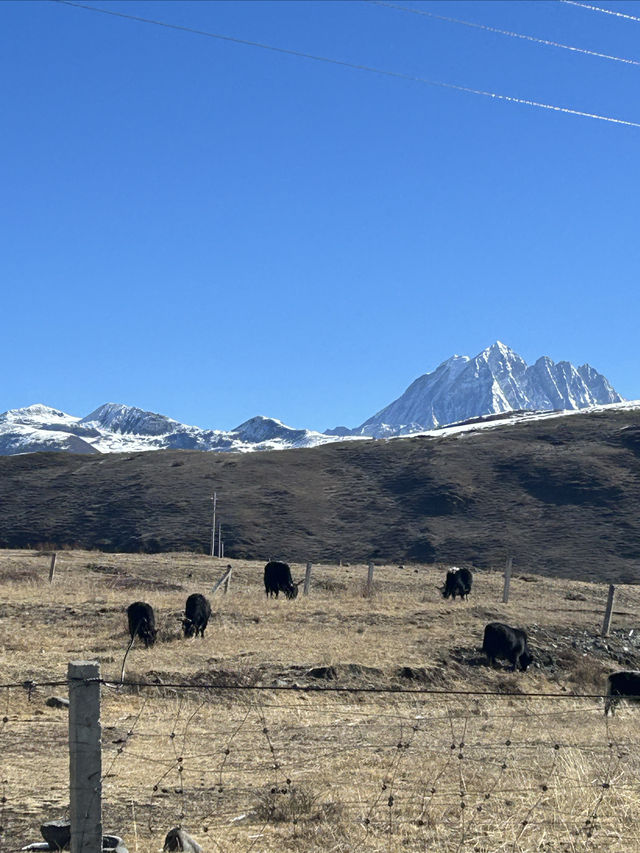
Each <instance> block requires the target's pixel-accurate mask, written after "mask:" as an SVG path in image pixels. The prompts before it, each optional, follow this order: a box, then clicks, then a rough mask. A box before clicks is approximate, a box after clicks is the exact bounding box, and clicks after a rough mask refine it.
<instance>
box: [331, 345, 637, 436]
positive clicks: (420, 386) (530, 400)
mask: <svg viewBox="0 0 640 853" xmlns="http://www.w3.org/2000/svg"><path fill="white" fill-rule="evenodd" d="M623 400H624V398H623V397H621V396H620V394H618V393H617V392H616V391H615V390H614V389H613V388H612V387H611V385H610V384H609V382H608V381H607V379H606V378H605V377H604V376H603V375H602V374H601V373H598V372H597V371H596V370H594V369H593V368H592V367H590V366H589V365H588V364H583V365H582V366H581V367H574V366H573V365H572V364H570V363H569V362H568V361H559V362H558V363H557V364H556V363H554V362H553V361H552V360H551V359H550V358H548V357H547V356H543V357H542V358H539V359H538V361H536V362H535V364H532V365H531V366H529V365H528V364H527V363H526V361H525V360H524V359H523V358H521V356H519V355H518V354H517V353H516V352H514V351H513V350H512V349H509V347H507V346H505V345H504V344H503V343H501V342H500V341H497V342H496V343H495V344H493V345H492V346H490V347H487V349H485V350H483V351H482V352H481V353H479V354H478V355H477V356H476V357H475V358H469V357H468V356H466V355H462V356H461V355H454V356H452V357H451V358H449V359H447V361H444V362H443V363H442V364H441V365H440V366H439V367H437V368H436V369H435V370H434V371H433V372H431V373H425V374H424V375H423V376H420V377H419V378H418V379H416V380H415V382H412V383H411V385H410V386H409V387H408V388H407V390H406V391H405V392H404V394H403V395H402V396H401V397H399V398H398V399H397V400H395V401H394V402H393V403H391V404H390V405H388V406H386V407H385V408H384V409H382V410H381V411H379V412H378V413H377V414H376V415H373V417H371V418H369V419H368V420H366V421H365V422H364V423H363V424H361V425H360V426H359V427H357V428H356V429H353V430H348V429H346V428H344V427H337V428H336V429H335V430H328V431H327V434H328V435H342V436H345V435H362V436H371V437H374V438H381V437H385V436H391V435H406V434H409V433H413V432H419V431H421V430H429V429H433V428H435V427H439V426H443V425H446V424H452V423H455V422H459V421H464V420H467V419H469V418H475V417H478V416H481V415H488V414H494V413H498V412H511V411H519V410H535V411H548V410H558V409H563V410H575V409H584V408H588V407H590V406H596V405H603V404H610V403H620V402H623Z"/></svg>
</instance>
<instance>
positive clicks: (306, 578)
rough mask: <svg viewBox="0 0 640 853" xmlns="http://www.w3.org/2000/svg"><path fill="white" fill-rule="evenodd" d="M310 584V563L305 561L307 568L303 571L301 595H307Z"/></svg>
mask: <svg viewBox="0 0 640 853" xmlns="http://www.w3.org/2000/svg"><path fill="white" fill-rule="evenodd" d="M310 585H311V563H307V568H306V570H305V573H304V587H303V588H302V594H303V595H309V586H310Z"/></svg>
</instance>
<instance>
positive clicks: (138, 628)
mask: <svg viewBox="0 0 640 853" xmlns="http://www.w3.org/2000/svg"><path fill="white" fill-rule="evenodd" d="M127 619H128V620H129V634H130V635H131V642H133V639H134V637H140V639H141V640H142V642H143V643H144V644H145V646H146V647H147V648H149V646H152V645H153V644H154V643H155V641H156V636H157V634H158V631H157V630H156V619H155V616H154V615H153V607H152V606H151V605H150V604H147V602H146V601H134V602H133V604H130V605H129V606H128V607H127Z"/></svg>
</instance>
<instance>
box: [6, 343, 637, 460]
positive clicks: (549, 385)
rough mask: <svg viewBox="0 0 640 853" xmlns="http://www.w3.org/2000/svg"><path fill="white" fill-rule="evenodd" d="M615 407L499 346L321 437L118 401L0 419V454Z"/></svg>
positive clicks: (437, 424)
mask: <svg viewBox="0 0 640 853" xmlns="http://www.w3.org/2000/svg"><path fill="white" fill-rule="evenodd" d="M621 402H624V398H623V397H621V396H620V394H618V393H617V392H616V391H615V390H614V388H613V387H612V386H611V385H610V384H609V382H608V381H607V379H606V378H605V377H604V376H603V375H602V374H601V373H598V372H597V371H596V370H594V369H593V368H592V367H590V366H589V365H588V364H584V365H582V366H581V367H578V368H576V367H574V366H573V365H572V364H570V363H569V362H567V361H560V362H558V363H557V364H556V363H554V362H553V361H552V360H551V359H550V358H547V357H546V356H543V357H542V358H540V359H538V361H536V362H535V364H533V365H531V366H529V365H527V363H526V362H525V361H524V359H522V358H521V357H520V356H519V355H518V354H517V353H516V352H514V351H513V350H511V349H509V347H507V346H505V345H504V344H502V343H500V342H499V341H497V342H496V343H495V344H493V345H492V346H490V347H488V348H487V349H485V350H483V351H482V352H481V353H479V355H477V356H476V357H475V358H469V357H468V356H460V355H454V356H452V357H451V358H449V359H448V360H447V361H445V362H443V363H442V364H441V365H440V366H439V367H437V368H436V369H435V370H434V371H432V372H431V373H425V374H424V375H423V376H420V377H419V378H418V379H416V380H415V382H413V383H412V384H411V385H410V386H409V387H408V388H407V390H406V391H405V392H404V394H402V395H401V396H400V397H399V398H398V399H397V400H395V401H394V402H393V403H390V404H389V405H388V406H386V407H385V408H384V409H382V410H381V411H380V412H378V413H377V414H376V415H373V417H371V418H369V419H368V420H366V421H365V422H364V423H363V424H361V425H360V426H359V427H356V428H355V429H350V428H348V427H336V428H335V429H331V430H327V431H326V432H325V433H319V432H314V431H312V430H307V429H293V428H292V427H289V426H286V425H285V424H283V423H282V422H281V421H279V420H276V419H274V418H267V417H263V416H257V417H255V418H251V419H250V420H248V421H245V422H244V423H242V424H240V426H238V427H236V428H235V429H233V430H228V431H223V430H215V429H201V428H200V427H196V426H187V425H185V424H182V423H180V422H179V421H176V420H173V419H172V418H169V417H166V416H165V415H159V414H156V413H155V412H146V411H143V410H142V409H139V408H136V407H135V406H123V405H119V404H116V403H106V404H105V405H103V406H100V407H99V408H98V409H96V410H95V411H93V412H91V413H90V414H89V415H87V416H86V417H83V418H80V417H75V416H73V415H69V414H66V413H65V412H62V411H59V410H57V409H53V408H50V407H48V406H43V405H34V406H28V407H26V408H22V409H11V410H9V411H7V412H4V414H2V415H0V455H4V456H7V455H14V454H19V453H31V452H35V451H66V452H70V453H116V452H124V451H141V450H160V449H173V450H209V451H219V452H220V451H226V452H229V451H236V452H248V451H259V450H284V449H288V448H294V447H315V446H317V445H320V444H326V443H328V442H333V441H339V440H344V439H345V438H350V437H352V438H386V437H392V436H397V435H409V434H412V433H416V432H425V431H431V430H434V429H438V430H440V429H441V428H442V427H445V426H447V425H451V424H458V423H461V422H465V421H468V420H472V419H478V418H480V419H484V420H485V421H486V422H492V421H493V420H494V416H496V415H500V414H502V413H505V414H506V415H507V416H508V413H519V412H522V413H524V412H532V411H533V412H545V411H552V410H556V411H557V410H568V411H570V410H578V409H585V408H590V407H593V406H601V405H608V404H612V403H621Z"/></svg>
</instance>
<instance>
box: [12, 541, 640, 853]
mask: <svg viewBox="0 0 640 853" xmlns="http://www.w3.org/2000/svg"><path fill="white" fill-rule="evenodd" d="M226 562H227V561H220V560H217V559H212V558H208V557H205V556H198V555H193V554H161V555H131V554H103V553H100V552H87V551H65V552H62V553H60V554H59V555H58V563H57V570H56V576H55V579H54V582H53V584H52V585H49V583H48V579H47V576H48V568H49V556H48V555H47V554H46V553H43V552H37V551H4V552H0V646H1V649H0V655H1V661H2V675H1V678H0V681H1V682H2V684H8V683H20V684H22V683H24V682H34V685H32V686H29V685H28V684H26V685H25V686H24V687H13V688H11V689H9V688H2V689H0V721H1V722H0V785H1V788H2V802H1V804H0V824H1V826H2V833H1V834H0V844H2V846H3V847H4V849H6V850H17V849H19V848H20V847H21V846H22V845H23V844H26V843H28V842H30V841H35V840H38V836H39V832H38V826H39V824H40V823H41V822H42V821H44V820H48V819H54V818H57V817H62V816H64V815H65V811H66V809H67V806H68V748H67V719H66V717H67V714H66V711H65V710H64V709H62V710H61V709H57V708H51V707H48V706H47V705H46V704H45V700H46V699H47V698H48V697H49V696H51V695H63V696H64V695H66V690H65V688H64V686H62V687H60V686H43V682H48V681H59V680H64V678H65V676H66V668H67V663H68V661H70V660H76V659H98V660H99V661H100V664H101V668H102V675H103V678H104V679H105V680H107V681H109V682H112V684H107V685H105V686H104V687H103V689H102V724H103V742H104V750H103V775H104V779H103V796H104V806H103V814H104V829H105V831H108V832H112V833H115V834H119V835H122V836H123V837H124V839H125V841H126V843H127V846H128V848H129V850H130V851H131V853H134V851H135V853H151V851H159V850H160V849H161V847H162V842H163V839H164V835H165V833H166V831H167V830H168V829H169V828H170V827H172V826H174V825H177V824H182V825H183V826H184V827H185V828H186V829H187V831H189V832H190V833H191V834H192V835H193V836H194V837H195V838H196V839H197V840H198V841H199V842H200V843H201V844H202V845H203V847H204V849H205V851H207V853H209V851H225V853H236V851H237V852H238V853H245V851H246V853H249V851H254V853H260V852H261V851H264V853H267V851H269V853H272V851H363V853H365V851H401V850H416V851H417V850H420V851H447V853H450V852H451V853H453V852H454V851H463V850H469V851H478V852H479V853H496V851H514V853H515V851H523V853H524V851H586V850H592V851H620V853H622V851H635V850H638V851H640V823H639V822H638V813H639V811H640V738H639V735H640V708H638V707H634V706H632V705H622V706H621V707H620V708H619V710H618V712H617V714H616V716H615V717H613V718H605V717H604V714H603V703H602V700H600V699H597V698H591V697H590V696H589V694H594V693H596V694H597V693H602V692H603V689H604V681H605V678H606V674H607V673H608V672H610V671H612V670H614V669H617V668H624V667H626V668H640V638H637V636H636V634H637V633H638V617H639V615H640V590H639V589H638V588H637V587H620V588H619V591H618V597H617V602H616V610H615V615H614V622H613V630H612V633H611V636H610V637H609V638H608V639H607V641H603V640H600V639H599V638H598V633H599V628H600V625H601V622H602V614H603V608H604V603H605V600H606V586H605V585H603V584H591V583H580V582H572V581H565V580H558V579H549V578H543V577H541V576H539V575H536V576H533V575H526V574H525V573H524V572H523V571H521V570H518V569H516V570H515V571H514V577H513V580H512V583H511V600H510V602H509V604H507V605H504V604H502V603H501V593H502V577H501V574H500V573H499V572H497V571H496V572H493V571H482V572H476V575H475V581H474V584H475V586H474V590H473V592H472V594H471V596H470V598H469V601H468V602H464V603H463V602H459V601H456V602H451V601H445V600H443V599H442V597H441V596H440V593H439V591H438V589H437V587H438V586H439V585H440V584H441V582H442V579H443V576H444V571H445V568H444V567H443V566H423V565H411V566H409V565H406V567H404V568H399V567H398V566H383V567H377V568H376V574H375V585H374V594H373V596H372V597H371V598H370V599H368V598H366V597H364V595H363V593H364V589H365V582H366V567H365V566H353V565H352V566H342V567H339V566H335V565H334V566H324V565H322V566H321V565H318V566H314V574H313V580H312V586H311V594H310V595H309V597H308V598H304V597H302V595H300V596H299V597H298V599H297V600H295V601H287V600H282V599H280V600H277V601H276V600H267V599H266V598H265V595H264V589H263V586H262V569H263V566H264V564H263V563H249V562H243V561H235V560H234V561H232V564H233V578H232V582H231V588H230V591H229V594H228V595H226V596H224V595H222V593H221V591H218V592H217V593H216V595H215V596H214V597H213V599H212V605H213V610H214V614H213V617H212V620H211V621H210V623H209V628H208V630H207V633H206V636H205V638H204V639H200V638H197V639H191V640H184V639H183V638H182V637H181V635H180V623H179V615H180V612H181V610H182V608H183V607H184V601H185V598H186V596H187V595H188V594H189V593H191V592H196V591H199V592H204V593H208V591H210V590H211V588H212V586H213V584H214V582H215V581H216V580H217V579H218V578H219V577H220V575H221V573H222V571H223V569H224V566H225V565H226ZM293 574H294V577H295V578H296V579H300V578H302V576H303V574H304V568H303V566H300V565H295V566H293ZM140 599H142V600H146V601H148V602H149V603H150V604H152V605H153V607H154V608H155V610H156V614H157V620H158V624H159V628H160V635H159V642H158V643H157V644H156V646H154V647H153V648H151V649H148V650H147V649H144V648H142V647H138V646H137V645H135V646H134V647H133V649H132V651H131V652H130V654H129V656H128V659H127V672H126V680H127V681H128V682H135V683H136V684H137V685H140V684H142V685H145V684H146V685H148V686H126V685H125V686H123V687H117V686H116V683H117V682H118V681H119V679H120V671H121V666H122V660H123V656H124V653H125V650H126V647H127V644H128V639H129V638H128V634H127V630H126V617H125V609H126V606H127V605H128V604H129V603H131V602H132V601H135V600H140ZM493 619H500V620H502V621H506V622H508V623H510V624H513V625H518V626H521V627H525V628H527V630H528V631H529V635H530V640H531V646H532V648H533V650H534V653H535V654H536V659H537V664H538V665H537V666H535V667H532V668H531V669H530V670H529V671H528V672H527V673H511V672H509V671H508V670H507V669H506V665H505V666H504V667H499V668H496V669H492V668H490V667H488V666H487V665H486V664H485V661H484V658H483V656H482V654H481V653H480V652H479V647H480V645H481V643H482V632H483V629H484V625H485V624H486V623H487V622H488V621H491V620H493ZM178 685H183V686H182V687H181V686H178ZM238 685H241V687H238ZM295 688H297V689H295ZM321 690H324V692H320V691H321ZM429 691H438V692H435V693H434V692H429ZM483 691H484V692H485V693H486V694H487V695H483ZM530 693H553V694H561V695H560V696H555V697H551V698H544V697H537V696H528V695H523V694H530ZM492 694H495V695H492ZM580 694H583V696H584V694H587V696H585V697H584V698H580Z"/></svg>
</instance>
